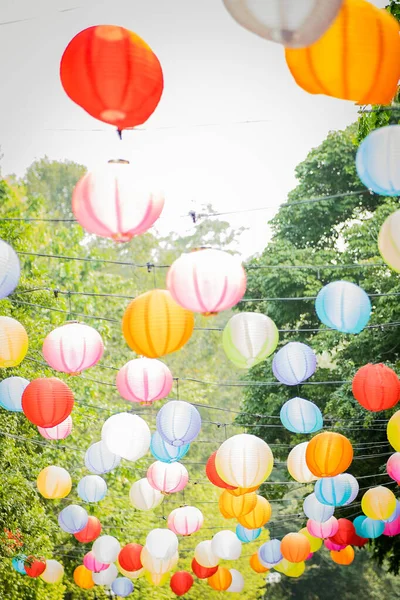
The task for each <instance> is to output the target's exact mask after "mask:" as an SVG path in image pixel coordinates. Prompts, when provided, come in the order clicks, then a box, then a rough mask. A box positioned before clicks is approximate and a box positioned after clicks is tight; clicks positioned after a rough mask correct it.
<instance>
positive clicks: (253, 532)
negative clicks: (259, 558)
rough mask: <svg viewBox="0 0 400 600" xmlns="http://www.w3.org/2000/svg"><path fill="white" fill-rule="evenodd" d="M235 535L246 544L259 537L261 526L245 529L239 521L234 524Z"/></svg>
mask: <svg viewBox="0 0 400 600" xmlns="http://www.w3.org/2000/svg"><path fill="white" fill-rule="evenodd" d="M236 535H237V537H238V538H239V540H240V541H241V542H243V543H244V544H248V543H249V542H254V540H256V539H257V538H259V537H260V535H261V527H258V528H257V529H247V528H246V527H243V525H240V523H239V525H236Z"/></svg>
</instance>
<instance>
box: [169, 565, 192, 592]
mask: <svg viewBox="0 0 400 600" xmlns="http://www.w3.org/2000/svg"><path fill="white" fill-rule="evenodd" d="M169 585H170V587H171V590H172V591H173V592H174V594H176V595H177V596H184V595H185V594H187V593H188V591H189V590H190V588H191V587H192V585H193V577H192V575H191V574H190V573H188V572H187V571H177V572H176V573H174V574H173V575H172V577H171V581H170V582H169Z"/></svg>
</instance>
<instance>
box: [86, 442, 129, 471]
mask: <svg viewBox="0 0 400 600" xmlns="http://www.w3.org/2000/svg"><path fill="white" fill-rule="evenodd" d="M120 462H121V457H120V456H117V455H116V454H114V453H113V452H110V450H109V449H108V448H107V446H106V445H105V443H104V442H96V443H95V444H92V445H91V446H90V447H89V448H88V449H87V450H86V454H85V466H86V468H87V469H88V470H89V471H90V472H91V473H95V474H96V475H101V474H102V473H109V472H110V471H112V470H113V469H115V468H116V467H118V465H119V463H120Z"/></svg>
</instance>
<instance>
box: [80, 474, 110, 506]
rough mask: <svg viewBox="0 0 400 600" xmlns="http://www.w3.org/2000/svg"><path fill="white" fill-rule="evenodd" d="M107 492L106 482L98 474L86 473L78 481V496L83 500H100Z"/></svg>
mask: <svg viewBox="0 0 400 600" xmlns="http://www.w3.org/2000/svg"><path fill="white" fill-rule="evenodd" d="M106 494H107V484H106V482H105V481H104V479H103V478H102V477H100V476H99V475H86V477H82V479H81V480H80V482H79V483H78V496H79V497H80V498H81V499H82V500H83V501H84V502H100V500H103V498H104V497H105V495H106Z"/></svg>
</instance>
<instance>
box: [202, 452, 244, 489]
mask: <svg viewBox="0 0 400 600" xmlns="http://www.w3.org/2000/svg"><path fill="white" fill-rule="evenodd" d="M216 456H217V451H215V452H213V453H212V454H211V456H210V457H209V459H208V460H207V463H206V475H207V479H208V480H209V481H211V483H212V484H213V485H215V486H216V487H219V488H224V489H227V490H235V489H237V488H235V486H233V485H229V483H226V482H225V481H223V479H221V477H220V476H219V475H218V473H217V469H216V466H215V457H216Z"/></svg>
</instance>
